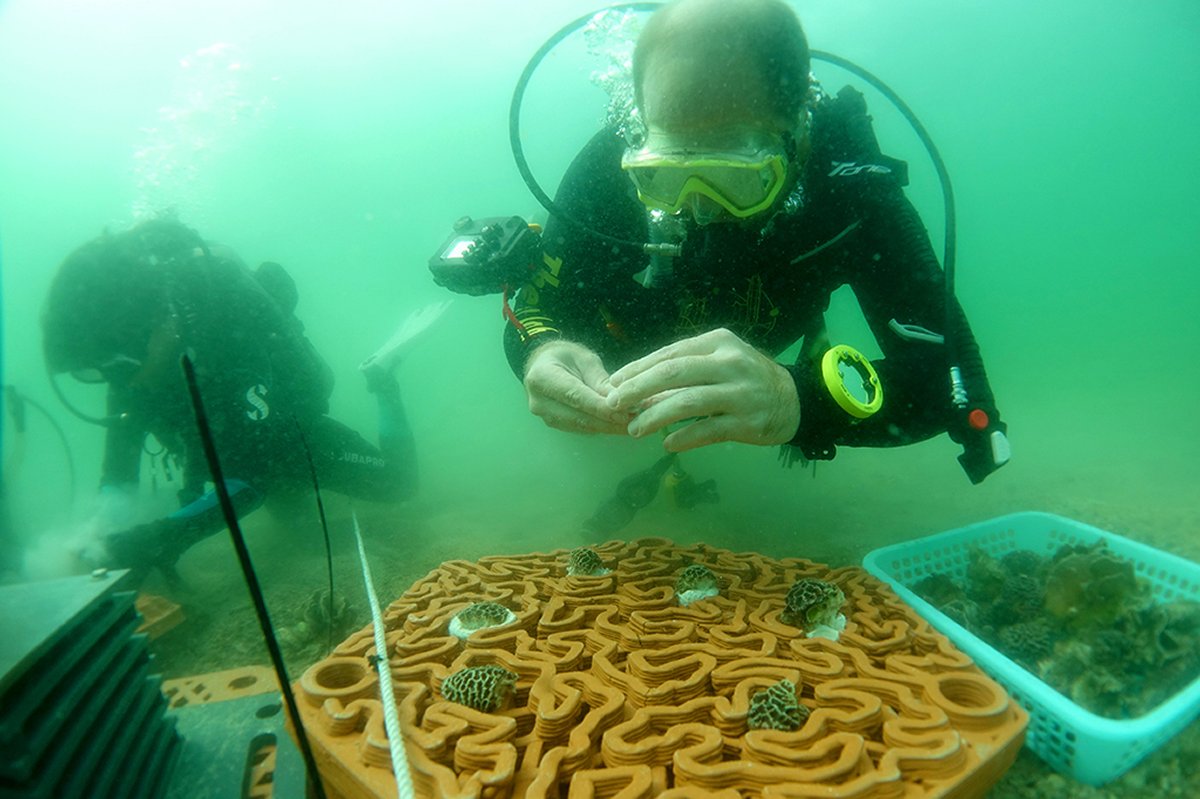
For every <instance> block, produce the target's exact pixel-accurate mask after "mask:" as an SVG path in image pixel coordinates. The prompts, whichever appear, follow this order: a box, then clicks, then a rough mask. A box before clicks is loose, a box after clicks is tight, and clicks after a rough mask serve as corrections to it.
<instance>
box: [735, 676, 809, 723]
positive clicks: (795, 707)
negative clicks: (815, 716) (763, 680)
mask: <svg viewBox="0 0 1200 799" xmlns="http://www.w3.org/2000/svg"><path fill="white" fill-rule="evenodd" d="M806 719H808V708H806V707H805V706H804V705H802V704H800V702H799V701H798V700H797V699H796V685H795V684H794V683H793V682H792V681H791V680H780V681H779V682H777V683H775V684H774V685H771V686H768V687H767V688H765V689H764V690H762V691H759V692H758V693H756V694H754V696H752V697H750V710H749V712H748V713H747V714H746V726H747V727H749V728H750V729H752V730H782V731H784V732H792V731H794V730H798V729H800V727H801V726H802V725H803V724H804V722H805V720H806Z"/></svg>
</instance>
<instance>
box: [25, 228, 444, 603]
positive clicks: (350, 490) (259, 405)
mask: <svg viewBox="0 0 1200 799" xmlns="http://www.w3.org/2000/svg"><path fill="white" fill-rule="evenodd" d="M297 301H298V294H297V291H296V286H295V283H294V282H293V281H292V278H291V277H290V276H289V275H288V273H287V272H286V271H285V270H284V269H283V267H282V266H280V265H279V264H276V263H272V262H267V263H263V264H261V265H260V266H259V267H258V268H257V269H255V270H254V271H251V270H250V269H249V268H247V266H246V265H245V264H244V263H243V262H242V261H241V259H240V258H239V257H238V256H237V255H236V254H235V253H234V252H232V251H231V250H229V249H228V248H225V247H222V246H220V245H216V244H213V243H210V242H207V241H204V240H203V239H201V237H200V236H199V235H198V234H197V233H196V232H195V231H194V230H192V229H190V228H188V227H187V226H185V225H183V224H182V223H180V222H179V221H177V220H175V219H172V218H159V219H154V220H151V221H147V222H144V223H141V224H139V225H137V226H136V227H134V228H132V229H131V230H128V231H126V232H122V233H118V234H111V235H110V234H107V233H106V234H105V235H102V236H100V237H98V238H96V239H94V240H92V241H89V242H87V243H86V244H84V245H82V246H81V247H79V248H78V249H76V250H75V251H74V252H72V253H71V254H70V255H69V256H68V257H67V258H66V260H65V261H64V262H63V263H62V265H61V266H60V267H59V269H58V271H57V273H56V274H55V275H54V278H53V281H52V283H51V286H50V291H49V294H48V297H47V300H46V304H45V307H44V310H43V314H42V331H43V335H44V342H43V343H44V353H45V358H46V365H47V368H48V370H49V371H50V373H51V381H52V383H53V385H54V387H55V388H56V390H58V383H57V382H56V381H57V378H56V375H58V374H61V373H69V374H70V375H71V376H73V377H74V378H76V379H78V380H80V381H83V382H88V383H105V384H107V406H108V407H107V413H106V415H105V416H103V417H90V416H88V415H87V414H85V413H83V412H82V411H80V410H78V409H76V408H75V407H74V406H73V405H71V403H70V402H69V401H68V400H67V398H66V397H65V396H64V394H63V393H62V391H61V390H58V393H59V396H60V398H61V399H62V400H63V402H64V403H66V404H67V407H68V408H69V409H71V410H72V411H73V412H74V413H76V415H79V416H81V417H82V418H84V419H86V420H88V421H93V422H96V423H98V424H101V425H103V426H104V427H105V430H106V436H105V447H104V459H103V464H102V474H101V480H100V485H101V494H102V496H113V495H116V496H118V497H125V498H126V499H125V504H126V505H128V504H129V502H130V500H129V499H128V498H129V497H131V496H132V493H133V490H134V489H136V487H137V484H138V480H139V473H140V469H141V464H142V456H143V451H144V450H145V448H146V446H147V439H148V437H149V436H153V438H154V439H155V440H156V441H157V442H158V444H159V445H160V446H161V447H162V449H163V452H162V453H161V457H162V459H163V462H164V463H165V464H166V466H167V468H168V469H171V468H173V467H179V468H181V469H182V484H183V488H182V489H181V490H180V491H179V503H180V506H181V507H180V509H179V510H177V511H175V512H173V513H171V514H170V515H168V516H166V517H165V518H161V519H157V520H155V521H152V522H149V523H147V524H140V525H135V526H130V527H124V528H119V529H111V528H110V529H100V530H98V532H99V533H100V536H101V537H100V540H99V544H100V546H99V547H95V546H89V547H88V548H87V550H86V551H84V552H81V553H79V554H80V555H81V557H82V558H83V559H84V560H85V561H86V562H88V563H90V565H93V566H101V565H102V566H113V567H128V568H132V569H133V570H134V571H135V573H137V574H138V575H139V576H144V575H145V573H146V572H147V571H148V570H149V569H150V568H151V567H157V568H159V569H160V570H161V571H162V572H163V574H164V575H165V576H166V577H167V578H168V579H169V580H174V579H177V575H176V573H175V563H176V561H177V560H178V558H179V557H180V555H181V554H183V552H184V551H186V550H187V549H188V548H189V547H191V546H192V545H194V544H195V543H196V542H198V541H200V540H201V539H203V538H205V537H207V536H209V535H211V534H213V533H215V532H217V531H219V530H220V529H222V528H223V527H224V525H225V521H224V517H223V516H222V513H221V509H220V506H219V504H218V502H217V497H216V495H215V492H214V490H213V488H212V487H211V483H210V484H209V485H206V482H208V481H209V480H210V478H209V470H208V466H207V462H206V460H205V458H204V455H203V451H202V448H201V441H200V438H199V435H198V433H197V425H196V421H195V416H194V413H193V408H192V405H191V402H190V400H189V394H188V390H187V386H186V384H185V382H184V379H183V372H182V370H181V368H180V359H181V356H182V355H183V354H185V353H186V354H187V355H188V356H189V357H190V359H191V361H192V363H193V364H194V367H195V373H196V376H197V382H198V386H199V389H200V393H201V395H202V397H203V401H204V405H205V408H206V410H207V414H208V417H209V421H210V425H211V427H212V430H213V435H214V443H215V445H216V448H217V452H218V453H219V456H220V459H221V466H222V471H223V473H224V475H225V476H226V479H225V481H224V482H225V486H226V487H227V488H228V490H229V493H230V496H231V498H232V501H233V505H234V508H235V511H236V513H237V514H238V515H239V516H241V515H244V514H246V513H248V512H250V511H251V510H253V509H255V508H257V507H259V506H260V505H261V504H262V503H263V501H264V500H265V499H266V498H267V497H268V495H270V494H271V493H272V492H275V491H279V490H288V489H290V490H303V489H305V488H306V487H308V488H311V486H312V484H313V476H312V470H313V469H314V468H315V471H316V474H317V475H318V477H319V480H320V485H321V487H322V488H327V489H331V490H334V491H337V492H340V493H344V494H347V495H350V496H354V497H359V498H364V499H370V500H376V501H398V500H402V499H405V498H407V497H410V496H412V494H413V493H414V492H415V490H416V486H417V458H416V450H415V446H414V441H413V435H412V431H411V430H410V429H409V426H408V422H407V420H406V417H405V413H404V406H403V404H402V402H401V396H400V387H399V383H398V381H397V379H396V377H395V376H394V372H395V369H396V367H397V366H398V364H399V363H400V360H401V358H402V357H403V355H404V353H405V352H406V351H407V349H408V347H409V345H410V344H411V343H412V342H413V340H414V339H415V338H416V337H417V336H418V335H419V334H420V333H421V332H422V331H424V330H425V329H426V328H428V327H429V325H430V324H432V323H433V322H434V321H435V320H436V319H437V317H438V316H439V315H440V314H441V313H442V311H443V310H444V309H445V307H446V303H441V304H438V305H435V306H430V307H427V308H423V309H420V310H418V311H416V312H414V313H413V314H411V315H410V316H409V317H408V318H407V319H406V320H405V321H404V322H403V323H402V324H401V326H400V328H399V329H398V330H397V331H396V334H395V335H394V336H393V337H392V339H391V340H390V341H388V342H387V344H385V345H384V347H382V348H381V349H380V350H379V351H378V352H376V353H375V354H374V355H372V356H371V357H370V358H368V359H367V360H366V361H364V362H363V364H362V366H361V367H360V369H361V370H362V372H363V374H364V375H365V377H366V381H367V387H368V390H369V391H370V392H372V393H373V394H374V395H375V397H376V398H377V400H378V404H379V419H380V423H379V445H378V447H376V446H374V445H372V444H370V443H369V442H367V441H366V440H365V439H364V438H363V437H362V436H360V435H359V434H358V433H356V432H355V431H353V430H351V429H350V428H349V427H347V426H346V425H344V424H342V423H340V422H337V421H335V420H333V419H332V418H330V417H329V416H328V415H327V412H328V409H329V397H330V395H331V393H332V390H333V374H332V371H331V370H330V368H329V366H328V365H327V364H326V363H325V361H324V360H323V359H322V358H321V356H320V355H319V354H318V353H317V351H316V350H315V349H314V347H313V345H312V343H311V342H310V341H309V339H308V337H307V336H306V335H305V333H304V325H303V323H302V322H301V321H300V320H299V319H298V318H297V317H296V315H295V309H296V304H297ZM145 451H148V450H145ZM310 458H311V461H310ZM310 464H311V465H310Z"/></svg>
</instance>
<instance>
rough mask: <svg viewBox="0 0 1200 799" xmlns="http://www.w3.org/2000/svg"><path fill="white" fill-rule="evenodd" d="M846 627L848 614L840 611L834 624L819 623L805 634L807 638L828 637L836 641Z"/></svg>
mask: <svg viewBox="0 0 1200 799" xmlns="http://www.w3.org/2000/svg"><path fill="white" fill-rule="evenodd" d="M844 629H846V614H845V613H839V614H838V615H837V618H836V619H834V620H833V624H818V625H817V626H816V627H813V628H812V629H811V630H809V631H808V632H806V633H805V634H804V637H805V638H828V639H829V640H830V641H836V640H837V639H838V638H840V637H841V635H842V630H844Z"/></svg>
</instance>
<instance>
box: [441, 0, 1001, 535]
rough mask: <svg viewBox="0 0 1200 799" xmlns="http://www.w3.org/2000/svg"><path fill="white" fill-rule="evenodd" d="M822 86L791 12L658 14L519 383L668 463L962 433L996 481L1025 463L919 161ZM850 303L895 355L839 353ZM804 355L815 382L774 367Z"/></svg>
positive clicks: (539, 404)
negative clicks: (700, 451) (915, 170)
mask: <svg viewBox="0 0 1200 799" xmlns="http://www.w3.org/2000/svg"><path fill="white" fill-rule="evenodd" d="M809 68H810V52H809V48H808V44H807V41H806V38H805V35H804V32H803V29H802V27H801V25H800V21H799V19H798V18H797V17H796V14H795V13H794V12H793V10H792V9H791V8H790V7H789V6H788V5H787V4H786V3H784V2H782V1H781V0H675V2H672V3H669V4H667V5H665V6H663V7H662V8H661V9H660V10H657V11H655V13H654V14H653V15H652V16H651V17H650V19H649V21H648V22H647V24H646V26H645V28H644V30H643V32H642V34H641V35H640V37H639V38H638V41H637V43H636V48H635V51H634V55H633V83H634V94H635V104H636V114H635V115H634V116H633V117H631V118H630V119H628V120H625V121H624V123H622V124H617V123H613V124H611V125H609V126H608V127H606V128H605V129H603V130H601V131H600V132H599V133H597V134H596V135H595V136H594V137H593V138H592V139H591V141H590V142H589V143H588V144H587V145H586V146H585V147H584V149H583V150H582V151H581V152H580V153H579V154H578V155H577V156H576V158H575V159H574V161H573V162H572V164H571V166H570V167H569V169H568V171H567V173H566V175H565V177H564V178H563V180H562V182H561V184H560V186H559V189H558V192H557V196H556V198H555V199H554V202H553V208H552V210H551V215H550V218H549V220H548V222H547V224H546V228H545V231H544V234H543V235H542V236H541V243H542V250H541V252H540V253H538V254H537V256H536V260H535V263H534V267H533V271H532V273H531V274H530V276H529V279H528V280H527V281H525V283H524V286H523V288H521V290H520V291H519V292H518V293H517V294H516V296H515V299H514V301H513V307H512V309H511V311H508V312H507V313H506V316H507V317H508V321H509V324H507V325H506V326H505V334H504V346H505V351H506V354H507V357H508V360H509V363H510V365H511V366H512V369H513V370H514V372H515V373H516V374H517V376H518V378H519V379H521V380H522V382H523V384H524V387H525V390H526V394H527V399H528V403H529V407H530V410H531V411H532V413H534V414H535V415H537V416H539V417H540V418H541V419H542V420H543V421H544V422H545V423H546V424H547V425H549V426H550V427H553V428H556V429H560V430H565V431H572V432H580V433H605V434H617V435H630V436H633V437H635V438H642V437H645V436H650V435H654V434H656V433H659V432H662V433H663V434H664V435H665V437H664V439H663V447H664V449H665V450H666V451H667V452H668V453H679V452H683V451H686V450H690V449H694V448H697V447H702V446H707V445H711V444H715V443H718V442H726V441H730V442H741V443H746V444H752V445H757V446H775V445H781V446H782V448H783V449H782V452H783V453H784V460H785V462H787V463H791V462H792V461H797V460H798V461H800V462H808V461H812V460H827V459H831V458H833V457H834V455H835V453H836V451H837V448H838V447H839V446H852V447H890V446H899V445H905V444H910V443H914V442H918V441H922V440H925V439H928V438H930V437H932V436H935V435H937V434H940V433H942V432H947V431H948V432H949V434H950V436H951V437H952V438H953V439H954V440H955V441H956V442H958V443H959V444H961V445H963V448H964V453H963V455H961V456H960V457H959V460H960V462H961V464H962V465H963V467H964V470H965V471H966V473H967V475H968V477H969V478H970V479H971V481H972V482H973V483H978V482H980V481H981V480H983V479H984V478H985V477H986V476H987V475H988V474H990V473H991V472H993V471H995V470H996V469H997V468H999V467H1000V466H1002V465H1003V464H1004V463H1005V462H1007V460H1008V458H1009V449H1008V441H1007V437H1006V430H1007V427H1006V425H1005V424H1004V422H1003V421H1001V419H1000V415H999V412H998V410H997V408H996V403H995V399H994V396H993V393H992V390H991V387H990V385H989V383H988V380H987V375H986V373H985V371H984V368H983V363H982V359H981V357H980V356H979V351H978V346H977V345H976V343H975V340H974V337H973V335H972V333H971V330H970V327H969V325H968V323H967V320H966V317H965V315H964V314H963V311H962V309H961V307H960V306H959V304H958V302H957V301H956V300H955V299H954V297H953V294H952V292H951V291H949V290H948V289H950V288H952V286H953V283H952V281H951V280H949V279H948V278H947V277H946V275H945V274H944V273H943V271H942V269H941V267H940V266H939V263H938V260H937V257H936V255H935V254H934V251H933V249H932V247H931V245H930V241H929V238H928V234H927V232H926V230H925V227H924V225H923V224H922V222H921V220H920V218H919V217H918V214H917V212H916V209H915V208H914V207H913V206H912V204H911V203H910V202H909V200H908V199H907V197H906V196H905V193H904V189H903V187H904V186H905V185H906V183H907V165H906V164H905V163H904V162H902V161H898V160H896V159H893V158H890V157H888V156H886V155H884V154H883V153H882V152H881V150H880V147H879V144H878V142H877V141H876V138H875V134H874V131H873V129H872V125H871V118H870V116H868V113H867V108H866V103H865V100H864V98H863V96H862V94H860V93H859V92H857V91H856V90H854V89H852V88H850V87H846V88H843V89H842V90H841V91H840V92H839V93H838V94H837V96H836V97H831V96H829V95H827V94H825V93H824V92H823V91H822V89H821V87H820V86H819V85H817V84H816V83H815V82H813V81H812V79H811V77H810V73H809ZM555 211H557V213H556V212H555ZM948 226H949V220H948ZM618 240H620V241H618ZM614 242H615V243H614ZM622 242H651V243H653V244H654V245H656V246H657V245H661V244H668V245H671V246H670V247H660V248H659V249H657V250H655V249H651V248H650V247H646V248H639V247H637V246H621V244H622ZM443 260H444V259H443ZM431 268H432V262H431ZM948 270H949V267H948ZM843 285H848V286H849V287H850V288H851V290H852V291H853V292H854V294H855V296H856V298H857V300H858V302H859V305H860V306H861V308H862V311H863V314H864V316H865V318H866V321H867V323H868V325H869V327H870V329H871V331H872V333H873V335H874V337H875V339H876V341H877V343H878V345H879V348H880V350H881V351H882V353H883V357H882V358H880V359H877V360H874V361H868V360H867V359H866V358H864V357H862V356H861V355H859V354H858V353H857V352H856V351H854V350H852V349H850V348H848V347H845V346H838V347H831V346H830V342H829V340H828V337H827V335H826V331H825V323H824V314H825V311H826V310H827V309H828V307H829V302H830V296H831V294H832V293H833V292H834V291H835V290H836V289H838V288H839V287H841V286H843ZM506 297H507V295H506ZM796 344H799V345H800V346H799V356H798V357H797V359H796V361H795V362H794V363H790V364H789V363H780V362H777V361H776V360H775V357H776V356H778V355H779V354H780V353H781V352H783V351H785V350H788V349H789V348H790V347H792V346H793V345H796ZM948 375H949V377H948ZM885 394H886V401H884V396H885ZM967 397H969V398H970V403H969V404H968V403H967V401H966V398H967ZM662 463H663V462H662V461H660V462H659V465H657V466H656V467H660V468H665V467H661V464H662ZM652 471H653V469H652ZM643 476H645V475H643ZM634 482H637V481H634ZM634 493H635V494H636V492H634ZM619 495H620V492H618V496H619ZM635 499H638V497H635ZM619 504H620V503H619V502H617V503H615V504H613V505H612V506H611V507H609V506H607V505H606V506H602V508H601V510H600V511H598V512H597V517H596V518H597V519H599V520H600V521H601V522H603V521H604V520H605V519H608V520H609V522H608V523H606V524H601V525H600V526H603V527H608V526H611V524H613V523H615V522H616V521H618V520H619V518H618V517H621V515H622V513H625V514H626V515H627V513H628V507H629V505H630V503H628V502H626V503H625V504H626V507H625V508H624V510H622V509H621V508H619V507H618V505H619ZM606 508H607V511H606ZM634 512H636V510H635V511H634Z"/></svg>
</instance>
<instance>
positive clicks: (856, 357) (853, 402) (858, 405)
mask: <svg viewBox="0 0 1200 799" xmlns="http://www.w3.org/2000/svg"><path fill="white" fill-rule="evenodd" d="M821 378H822V380H823V381H824V382H825V388H826V389H827V390H828V391H829V395H830V396H831V397H833V401H834V402H836V403H837V405H838V407H839V408H841V409H842V410H843V411H845V412H846V413H848V414H850V415H851V416H853V417H854V418H855V419H866V418H867V417H868V416H870V415H871V414H873V413H875V412H876V411H878V410H879V409H880V407H882V406H883V386H882V385H881V384H880V382H879V374H878V373H877V372H876V371H875V367H874V366H872V365H871V362H870V361H868V360H867V359H866V357H865V356H863V354H862V353H861V352H859V351H858V350H856V349H854V348H853V347H847V346H846V345H845V344H838V345H837V346H835V347H831V348H830V349H829V350H828V351H827V352H826V353H825V355H824V356H823V357H822V358H821Z"/></svg>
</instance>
